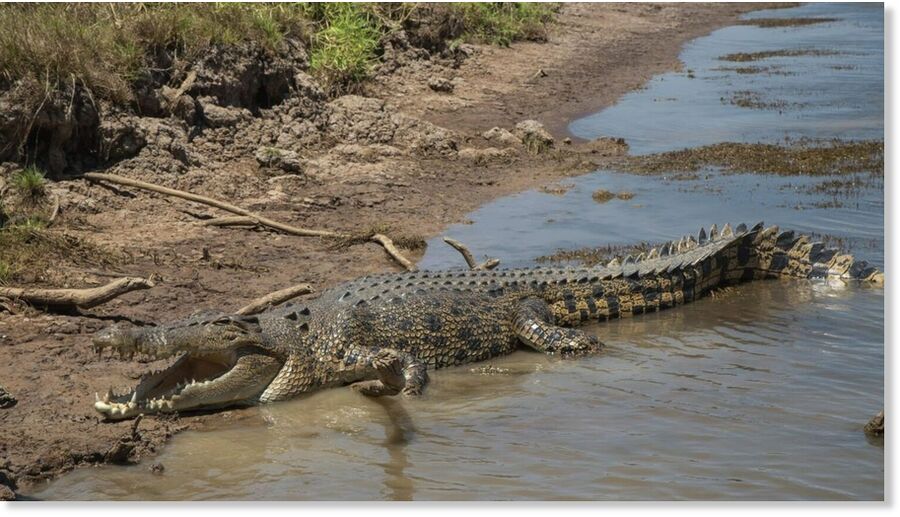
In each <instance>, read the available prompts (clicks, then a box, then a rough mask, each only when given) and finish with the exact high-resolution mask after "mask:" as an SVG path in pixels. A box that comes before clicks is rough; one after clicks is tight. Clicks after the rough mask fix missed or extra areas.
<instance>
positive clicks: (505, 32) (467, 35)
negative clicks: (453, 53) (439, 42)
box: [448, 2, 559, 46]
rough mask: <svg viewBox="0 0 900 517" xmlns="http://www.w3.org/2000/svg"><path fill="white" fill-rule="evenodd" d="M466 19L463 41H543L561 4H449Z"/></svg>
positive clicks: (464, 21)
mask: <svg viewBox="0 0 900 517" xmlns="http://www.w3.org/2000/svg"><path fill="white" fill-rule="evenodd" d="M448 5H450V6H451V8H452V9H454V10H456V11H457V12H458V13H459V14H460V15H461V17H462V26H463V34H462V38H463V39H465V40H468V41H475V42H480V43H491V44H494V45H501V46H509V44H510V43H512V42H514V41H520V40H536V41H542V40H546V38H547V32H546V31H547V29H546V27H547V24H548V23H550V22H551V21H552V20H553V17H554V15H555V14H556V12H557V11H558V10H559V5H557V4H552V3H526V2H461V3H454V4H448Z"/></svg>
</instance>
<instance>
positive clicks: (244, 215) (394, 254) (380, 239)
mask: <svg viewBox="0 0 900 517" xmlns="http://www.w3.org/2000/svg"><path fill="white" fill-rule="evenodd" d="M84 177H85V178H86V179H88V180H91V181H105V182H107V183H114V184H117V185H124V186H127V187H135V188H139V189H143V190H149V191H151V192H156V193H159V194H165V195H167V196H173V197H178V198H181V199H186V200H188V201H193V202H195V203H201V204H204V205H208V206H212V207H215V208H219V209H221V210H225V211H226V212H231V213H233V214H237V215H238V216H241V217H240V218H220V219H212V220H211V221H215V222H209V221H207V222H206V224H210V225H218V226H229V225H245V224H250V223H251V221H252V222H255V223H256V224H260V225H263V226H267V227H269V228H273V229H275V230H279V231H281V232H284V233H287V234H290V235H298V236H301V237H331V238H337V239H350V238H351V237H352V236H351V235H349V234H345V233H339V232H332V231H329V230H311V229H308V228H300V227H297V226H292V225H290V224H285V223H282V222H279V221H275V220H273V219H269V218H268V217H265V216H262V215H260V214H256V213H253V212H251V211H249V210H247V209H245V208H241V207H239V206H236V205H233V204H231V203H227V202H225V201H220V200H218V199H213V198H210V197H206V196H201V195H199V194H193V193H191V192H186V191H183V190H177V189H172V188H168V187H163V186H161V185H155V184H153V183H147V182H145V181H140V180H135V179H131V178H125V177H122V176H117V175H115V174H104V173H100V172H88V173H85V174H84ZM369 241H371V242H376V243H378V244H380V245H381V246H382V247H383V248H384V249H385V251H387V253H388V255H390V256H391V258H393V259H394V260H396V261H397V262H398V263H399V264H400V265H402V266H403V267H404V268H405V269H407V270H408V271H415V270H416V266H415V264H413V263H412V262H411V261H410V260H409V259H407V258H406V257H404V256H403V255H402V254H401V253H400V252H399V251H398V250H397V248H396V247H395V246H394V242H393V241H392V240H391V239H390V238H388V237H387V236H386V235H382V234H375V235H372V236H370V237H369Z"/></svg>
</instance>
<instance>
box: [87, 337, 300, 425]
mask: <svg viewBox="0 0 900 517" xmlns="http://www.w3.org/2000/svg"><path fill="white" fill-rule="evenodd" d="M281 366H282V364H281V361H279V360H277V359H275V358H274V357H271V356H268V355H265V354H260V353H254V352H253V351H247V350H243V351H233V352H231V353H221V354H203V355H201V354H190V353H189V354H184V355H182V356H181V357H180V358H179V359H178V360H177V361H175V362H174V363H173V364H172V365H171V366H169V367H168V368H165V369H163V370H161V371H158V372H154V373H151V374H149V375H145V376H144V377H143V378H142V379H141V381H140V383H138V385H137V386H136V387H135V388H134V389H133V390H131V391H129V392H128V393H125V394H121V395H117V394H115V393H113V392H112V391H109V392H107V393H106V395H104V396H103V397H101V396H100V395H99V394H98V395H95V402H94V409H95V410H97V412H99V413H100V414H102V415H103V416H104V417H106V418H107V419H109V420H122V419H127V418H132V417H135V416H137V415H139V414H154V413H173V412H178V411H197V410H203V409H213V408H218V407H224V406H230V405H239V404H247V403H252V402H254V401H255V400H256V399H258V398H259V395H260V394H261V393H262V392H263V391H264V390H265V389H266V387H267V386H268V385H269V383H270V382H271V380H272V379H273V378H274V377H275V375H276V374H277V373H278V370H280V368H281Z"/></svg>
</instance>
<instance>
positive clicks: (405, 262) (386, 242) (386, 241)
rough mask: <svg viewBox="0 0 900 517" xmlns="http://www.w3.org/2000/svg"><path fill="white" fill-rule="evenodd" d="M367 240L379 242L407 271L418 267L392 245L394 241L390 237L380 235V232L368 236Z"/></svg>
mask: <svg viewBox="0 0 900 517" xmlns="http://www.w3.org/2000/svg"><path fill="white" fill-rule="evenodd" d="M369 240H370V241H372V242H377V243H378V244H381V246H382V247H384V251H386V252H387V253H388V255H390V256H391V257H393V258H394V260H396V261H397V262H399V263H400V265H401V266H403V267H405V268H406V270H407V271H416V270H418V269H419V268H417V267H416V265H415V264H413V263H412V262H410V261H409V259H407V258H406V257H404V256H403V255H402V254H401V253H400V250H398V249H397V248H396V247H395V246H394V241H392V240H391V239H390V238H388V236H387V235H382V234H380V233H376V234H374V235H372V236H371V237H369Z"/></svg>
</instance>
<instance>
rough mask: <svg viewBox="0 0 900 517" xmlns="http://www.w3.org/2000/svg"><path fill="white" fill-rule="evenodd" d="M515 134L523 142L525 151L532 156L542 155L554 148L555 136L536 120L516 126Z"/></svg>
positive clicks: (526, 121)
mask: <svg viewBox="0 0 900 517" xmlns="http://www.w3.org/2000/svg"><path fill="white" fill-rule="evenodd" d="M513 134H514V135H515V136H517V137H518V138H519V140H521V141H522V144H523V145H524V146H525V149H526V150H528V152H530V153H532V154H540V153H542V152H544V151H546V150H547V149H549V148H551V147H553V136H552V135H551V134H550V133H548V132H547V130H546V129H544V125H543V124H541V123H540V122H538V121H536V120H523V121H522V122H519V123H518V124H516V127H515V129H513Z"/></svg>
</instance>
